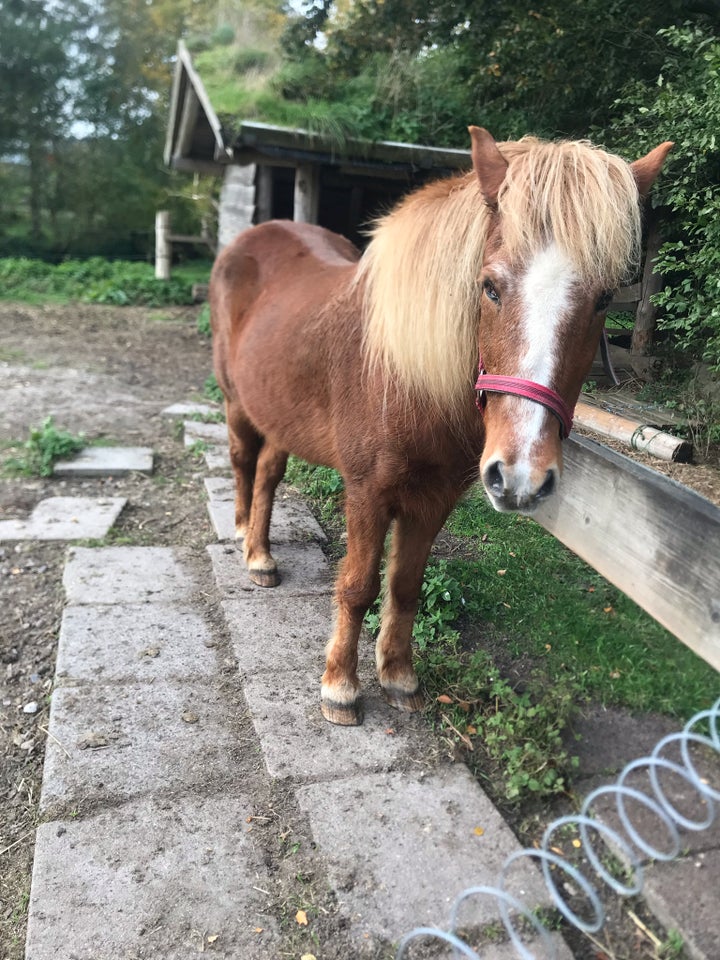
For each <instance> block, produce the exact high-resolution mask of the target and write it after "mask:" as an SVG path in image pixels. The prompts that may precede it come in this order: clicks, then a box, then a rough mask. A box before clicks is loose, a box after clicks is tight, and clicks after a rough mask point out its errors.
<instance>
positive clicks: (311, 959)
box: [300, 953, 317, 960]
mask: <svg viewBox="0 0 720 960" xmlns="http://www.w3.org/2000/svg"><path fill="white" fill-rule="evenodd" d="M300 960H317V958H316V957H315V954H314V953H304V954H303V955H302V956H301V957H300Z"/></svg>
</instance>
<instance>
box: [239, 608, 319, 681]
mask: <svg viewBox="0 0 720 960" xmlns="http://www.w3.org/2000/svg"><path fill="white" fill-rule="evenodd" d="M274 593H275V591H274V590H266V591H265V593H260V592H257V593H253V594H246V595H245V597H244V599H241V600H224V601H223V602H222V608H223V612H224V613H225V622H226V624H227V626H228V629H229V631H230V639H231V642H232V646H233V650H234V652H235V656H236V657H237V659H238V663H239V665H240V672H241V674H243V675H245V676H247V675H249V676H253V675H255V674H257V673H265V672H268V671H272V672H277V671H278V670H284V671H289V670H300V671H303V670H309V669H315V670H317V671H318V676H320V675H321V674H322V672H323V670H324V669H325V644H326V643H327V641H328V638H329V637H330V632H331V630H332V623H333V603H332V598H331V597H330V596H322V597H292V599H287V600H284V599H279V598H278V597H277V596H274V595H273V594H274Z"/></svg>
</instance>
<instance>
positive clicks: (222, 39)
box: [210, 24, 235, 47]
mask: <svg viewBox="0 0 720 960" xmlns="http://www.w3.org/2000/svg"><path fill="white" fill-rule="evenodd" d="M234 39H235V31H234V30H233V28H232V27H231V26H230V25H229V24H224V25H223V26H221V27H218V28H217V30H215V32H214V33H213V34H212V36H211V37H210V42H211V43H212V44H213V46H215V45H217V46H218V47H227V46H229V45H230V44H231V43H232V42H233V40H234Z"/></svg>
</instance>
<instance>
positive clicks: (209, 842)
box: [26, 793, 278, 960]
mask: <svg viewBox="0 0 720 960" xmlns="http://www.w3.org/2000/svg"><path fill="white" fill-rule="evenodd" d="M251 813H252V804H251V803H250V801H249V800H248V799H247V798H245V797H244V796H243V795H242V794H240V795H238V794H237V793H233V795H231V796H230V795H223V796H217V797H211V798H203V797H198V796H192V797H182V796H180V797H172V798H167V797H164V796H163V795H162V794H160V795H159V796H153V797H146V798H142V799H139V800H136V801H134V802H133V803H132V804H126V805H124V806H122V807H120V808H119V809H112V808H111V809H108V810H104V811H101V812H99V813H97V814H95V815H93V816H89V817H85V818H82V817H81V818H80V819H68V820H64V821H54V822H50V823H44V824H42V825H41V826H40V828H39V829H38V834H37V844H36V847H35V866H34V871H33V884H32V893H31V896H30V905H29V912H30V916H29V923H28V940H27V953H26V958H27V960H56V958H58V960H70V958H72V960H130V958H133V960H139V958H142V957H156V958H163V960H187V958H188V957H191V956H194V955H195V954H200V953H203V952H207V953H208V954H209V955H210V956H212V957H222V958H227V960H240V958H242V960H269V958H271V957H277V956H278V951H277V948H276V946H275V943H276V934H275V932H274V930H273V922H272V920H270V919H269V918H268V916H267V915H265V913H264V899H265V898H264V897H263V895H262V894H260V893H259V892H258V890H257V889H256V888H257V887H260V888H265V889H269V887H268V885H267V884H268V881H267V878H266V876H265V871H264V868H263V867H262V865H261V864H260V863H259V862H258V861H259V858H258V857H257V856H256V854H255V851H254V849H253V844H252V837H251V835H249V834H248V832H247V825H246V823H245V818H246V817H247V816H248V815H249V814H251ZM257 929H261V930H262V932H261V933H257V932H256V930H257ZM210 938H214V939H210Z"/></svg>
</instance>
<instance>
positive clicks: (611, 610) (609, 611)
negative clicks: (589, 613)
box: [603, 607, 613, 613]
mask: <svg viewBox="0 0 720 960" xmlns="http://www.w3.org/2000/svg"><path fill="white" fill-rule="evenodd" d="M603 612H604V613H612V612H613V608H612V607H603Z"/></svg>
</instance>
